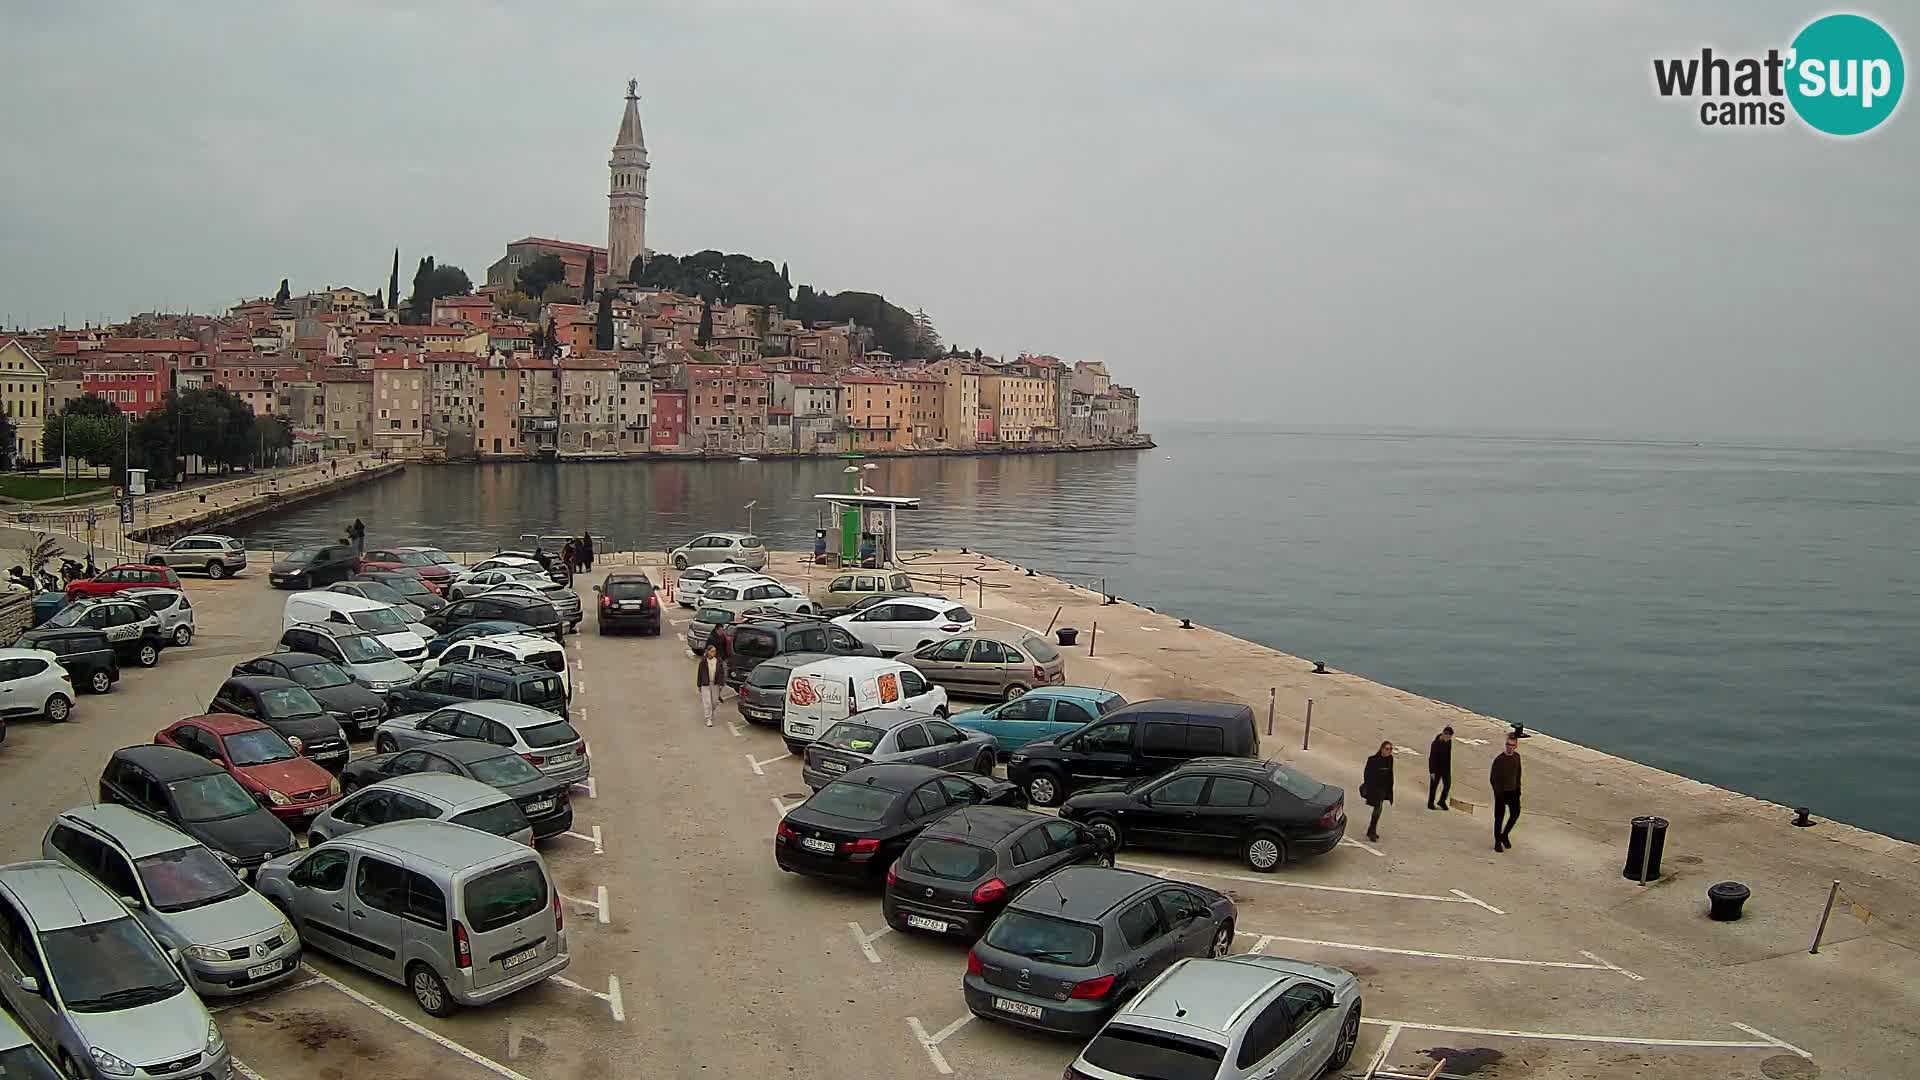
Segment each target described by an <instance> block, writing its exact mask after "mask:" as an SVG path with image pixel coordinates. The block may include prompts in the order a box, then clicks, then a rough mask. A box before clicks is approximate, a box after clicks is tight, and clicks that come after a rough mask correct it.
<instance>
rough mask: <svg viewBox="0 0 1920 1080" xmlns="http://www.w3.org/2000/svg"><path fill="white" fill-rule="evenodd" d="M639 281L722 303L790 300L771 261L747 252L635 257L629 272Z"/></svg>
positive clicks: (780, 304) (779, 304) (784, 302)
mask: <svg viewBox="0 0 1920 1080" xmlns="http://www.w3.org/2000/svg"><path fill="white" fill-rule="evenodd" d="M630 277H631V278H632V280H633V282H634V283H635V284H638V285H655V286H658V287H660V288H665V289H673V290H674V291H676V292H682V293H687V294H689V295H693V296H699V297H701V298H703V299H706V300H712V301H716V302H719V303H722V304H773V305H775V306H776V307H780V308H782V309H784V308H786V306H787V304H788V302H789V301H788V288H787V283H786V281H785V279H783V278H782V277H781V276H780V271H779V269H778V268H777V267H775V266H774V265H773V264H772V263H770V262H767V261H765V260H762V259H755V258H752V257H751V256H747V255H722V254H721V253H720V252H718V251H713V250H707V251H701V252H697V253H695V254H692V255H687V256H673V255H654V256H653V257H652V258H650V259H646V260H641V259H638V258H636V259H634V261H633V267H632V270H631V272H630Z"/></svg>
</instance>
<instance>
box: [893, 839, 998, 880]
mask: <svg viewBox="0 0 1920 1080" xmlns="http://www.w3.org/2000/svg"><path fill="white" fill-rule="evenodd" d="M906 863H907V869H909V870H911V871H913V872H914V873H916V874H926V875H927V876H929V877H937V878H945V879H946V880H948V881H972V880H973V879H974V878H977V877H979V876H980V875H981V874H984V873H986V872H987V871H988V870H989V869H991V868H992V867H993V852H991V851H988V850H987V849H986V848H983V847H975V846H973V845H972V844H963V843H961V842H960V841H958V840H934V839H931V838H925V837H923V838H921V839H919V840H916V841H914V844H913V846H912V847H910V848H908V849H907V858H906Z"/></svg>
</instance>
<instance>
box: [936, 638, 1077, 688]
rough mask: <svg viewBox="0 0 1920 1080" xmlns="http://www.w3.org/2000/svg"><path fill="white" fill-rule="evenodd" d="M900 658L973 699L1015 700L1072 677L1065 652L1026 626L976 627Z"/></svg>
mask: <svg viewBox="0 0 1920 1080" xmlns="http://www.w3.org/2000/svg"><path fill="white" fill-rule="evenodd" d="M900 659H901V661H902V662H904V663H908V664H912V665H913V666H914V667H916V668H919V669H920V673H921V674H922V675H925V676H926V677H927V678H929V679H931V680H933V681H934V682H937V683H939V684H940V685H941V686H944V687H946V688H947V692H948V693H950V694H965V695H966V696H968V697H985V698H999V699H1000V700H1002V701H1012V700H1013V699H1014V698H1017V697H1019V696H1020V695H1022V694H1024V693H1026V692H1027V691H1029V690H1033V689H1035V688H1037V687H1042V686H1058V685H1063V684H1065V683H1066V681H1067V661H1066V660H1065V659H1064V658H1063V657H1062V656H1061V655H1060V651H1059V650H1058V649H1055V648H1054V647H1053V646H1052V645H1050V644H1048V643H1047V639H1045V638H1043V637H1040V636H1039V635H1037V634H1029V633H1027V632H1025V631H1023V630H1016V631H1013V632H1010V633H1009V632H1003V631H997V630H976V631H974V632H973V633H971V634H966V635H963V636H961V637H954V638H948V639H947V640H945V641H936V642H934V643H933V644H931V645H923V646H921V647H920V648H918V649H915V650H914V651H913V652H910V653H902V654H901V655H900Z"/></svg>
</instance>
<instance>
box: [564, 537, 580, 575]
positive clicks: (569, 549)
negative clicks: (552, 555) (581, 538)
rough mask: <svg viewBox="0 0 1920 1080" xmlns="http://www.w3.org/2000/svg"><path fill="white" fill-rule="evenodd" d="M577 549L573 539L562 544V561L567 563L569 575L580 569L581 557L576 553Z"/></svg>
mask: <svg viewBox="0 0 1920 1080" xmlns="http://www.w3.org/2000/svg"><path fill="white" fill-rule="evenodd" d="M577 550H578V549H577V548H576V547H575V546H574V543H573V541H571V540H569V541H567V542H566V543H564V544H562V545H560V561H561V562H563V563H566V564H567V575H568V576H569V577H571V576H572V575H573V572H574V571H576V570H578V569H580V557H579V556H578V555H577V554H575V552H576V551H577Z"/></svg>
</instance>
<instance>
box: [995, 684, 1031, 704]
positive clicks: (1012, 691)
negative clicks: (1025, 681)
mask: <svg viewBox="0 0 1920 1080" xmlns="http://www.w3.org/2000/svg"><path fill="white" fill-rule="evenodd" d="M1026 693H1027V688H1026V687H1024V686H1021V685H1020V684H1019V683H1014V684H1012V685H1011V686H1008V687H1007V689H1006V693H1005V695H1004V696H1003V697H1002V699H1001V700H1003V701H1012V700H1013V699H1015V698H1018V697H1025V696H1026Z"/></svg>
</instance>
